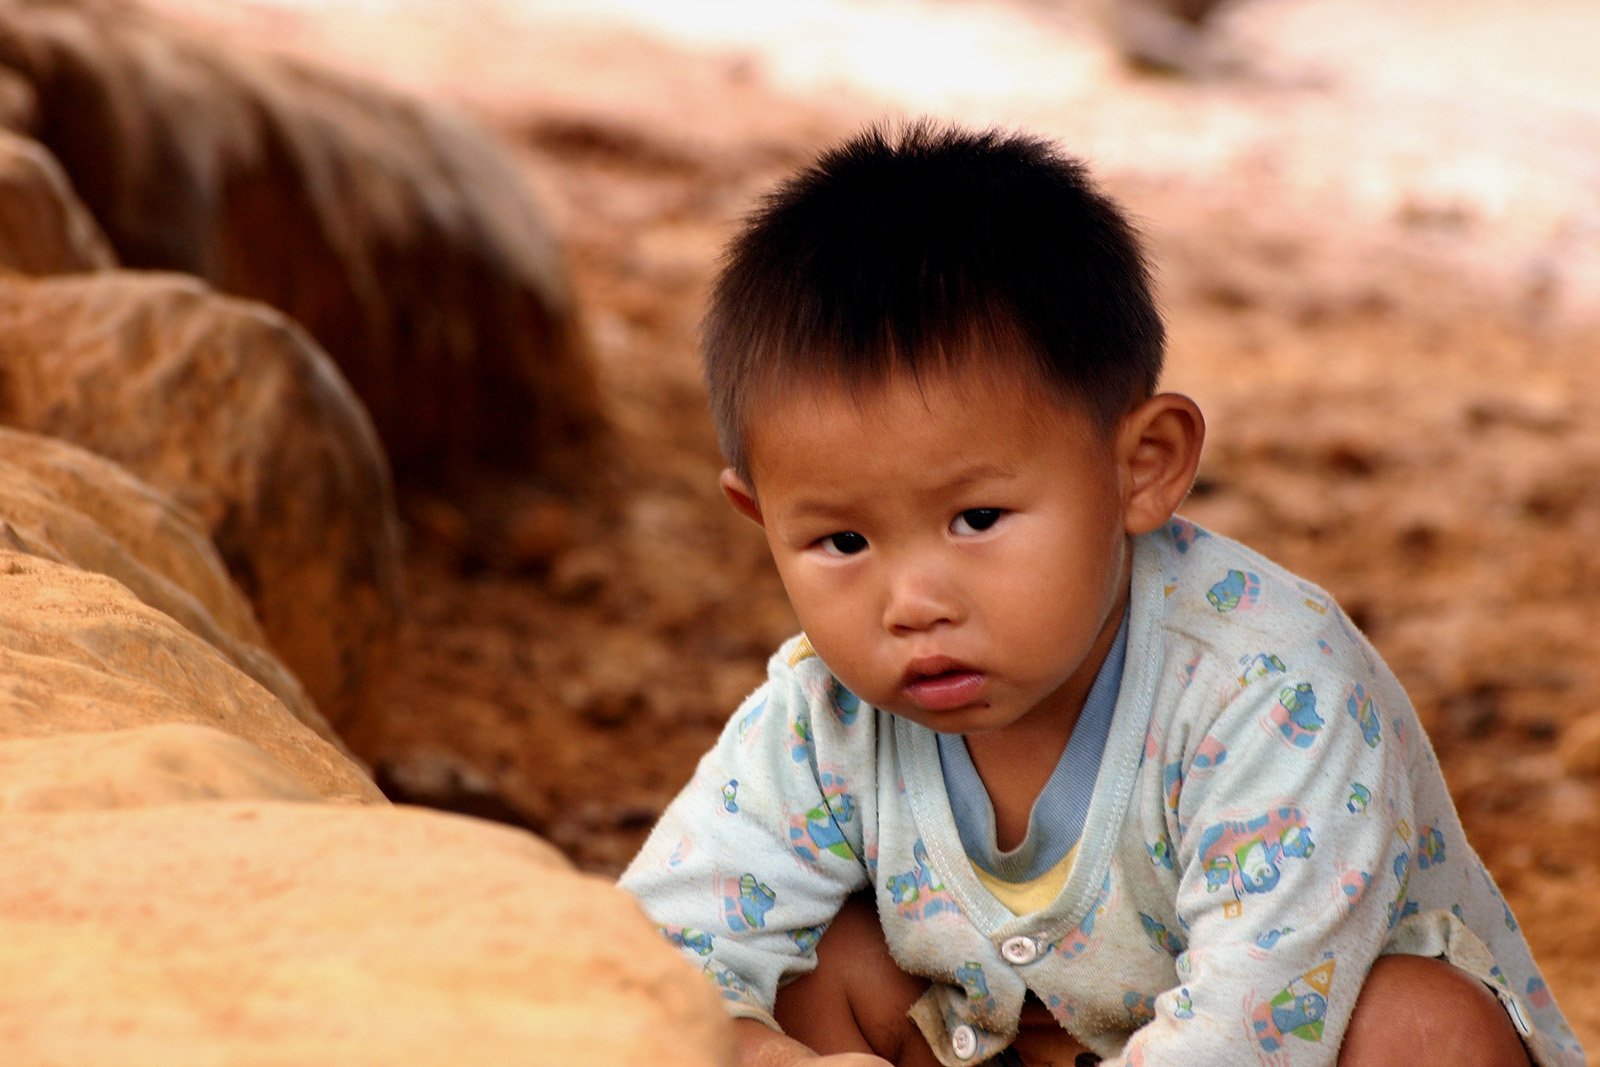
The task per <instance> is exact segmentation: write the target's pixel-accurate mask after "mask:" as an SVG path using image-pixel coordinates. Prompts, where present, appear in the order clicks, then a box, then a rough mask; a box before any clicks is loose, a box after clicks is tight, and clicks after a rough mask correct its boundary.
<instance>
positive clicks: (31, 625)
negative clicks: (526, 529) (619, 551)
mask: <svg viewBox="0 0 1600 1067" xmlns="http://www.w3.org/2000/svg"><path fill="white" fill-rule="evenodd" d="M0 604H3V605H4V625H0V738H37V737H49V736H52V735H56V734H71V733H93V732H101V731H111V730H123V729H129V728H134V727H142V726H153V725H160V724H169V723H194V724H198V725H201V726H209V727H213V728H215V729H217V730H221V731H223V732H224V733H228V734H232V735H233V736H235V737H239V738H243V739H244V740H246V741H248V742H250V743H252V744H253V745H255V746H256V747H258V748H259V749H260V750H261V751H263V752H264V753H266V754H267V756H269V757H270V758H271V759H272V760H273V761H275V762H276V763H277V764H279V765H280V766H281V767H283V768H284V769H285V770H286V771H287V772H289V773H290V774H292V775H293V776H294V777H295V778H297V779H299V780H300V781H301V782H303V783H305V784H306V786H307V787H308V788H309V789H310V790H311V791H312V792H313V793H314V794H315V795H316V796H318V797H321V798H323V799H326V800H332V801H339V802H344V803H368V804H373V803H376V804H381V803H383V795H382V794H381V793H380V792H379V791H378V787H377V786H376V785H374V784H373V782H372V780H371V779H370V778H368V777H367V775H366V774H365V773H364V772H363V771H362V769H361V768H360V767H358V766H356V765H355V763H353V762H352V761H351V760H350V759H349V758H347V757H346V756H345V755H344V754H343V753H342V752H340V751H339V750H338V749H336V748H334V747H333V746H332V745H330V744H329V743H328V742H326V741H324V740H323V739H322V738H320V737H318V736H317V735H316V733H315V732H313V731H312V730H311V729H309V728H308V727H306V726H304V725H303V724H301V723H300V722H299V721H297V720H296V719H295V718H294V716H293V715H291V714H290V713H289V711H288V709H287V708H285V707H284V706H283V704H282V703H280V702H279V701H278V700H277V698H275V697H274V696H273V695H272V694H271V693H269V692H267V690H265V689H263V688H262V687H261V686H260V685H258V684H256V683H255V682H254V681H252V680H251V679H250V678H249V677H248V676H247V675H245V674H244V673H243V672H241V671H240V670H238V669H237V668H236V667H234V666H233V665H232V664H230V663H228V662H227V660H225V659H224V658H223V657H222V655H221V653H219V652H218V651H217V650H216V649H215V648H213V647H212V646H211V645H210V644H208V643H207V642H205V641H203V640H201V639H200V638H198V637H196V636H195V635H194V634H193V633H191V632H190V631H189V630H187V629H185V628H184V627H182V626H180V625H179V624H178V623H177V622H175V621H173V620H172V619H171V618H170V617H168V616H166V615H163V614H162V613H161V612H159V611H156V610H155V609H154V608H151V607H149V606H148V605H146V604H144V603H142V602H141V601H140V600H138V599H137V598H136V597H135V596H134V595H133V593H132V592H130V591H129V590H128V588H127V587H126V586H124V585H122V584H121V583H120V582H117V581H114V580H112V579H110V578H107V577H104V576H103V575H99V574H90V573H88V572H85V571H80V570H77V569H76V568H73V567H69V566H65V565H63V564H59V563H52V562H50V561H48V560H45V559H41V558H39V557H38V556H34V555H29V554H25V553H22V552H15V551H9V550H5V549H3V548H0ZM3 1045H4V1042H3V1041H0V1047H3Z"/></svg>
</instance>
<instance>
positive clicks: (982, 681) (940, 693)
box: [900, 656, 989, 711]
mask: <svg viewBox="0 0 1600 1067" xmlns="http://www.w3.org/2000/svg"><path fill="white" fill-rule="evenodd" d="M988 685H989V679H988V677H987V676H986V675H985V674H984V673H983V672H982V671H980V670H977V669H976V668H973V667H969V666H967V665H966V664H965V663H962V662H960V661H959V660H954V659H951V658H950V657H948V656H923V657H919V658H917V659H914V660H912V661H911V663H910V664H908V665H907V667H906V672H905V674H904V675H903V676H902V678H901V682H900V691H901V692H902V693H904V694H905V695H906V697H907V699H908V700H910V701H911V703H913V704H915V705H916V706H917V707H919V708H921V709H923V710H924V711H952V710H954V709H956V708H963V707H966V706H967V705H969V704H975V703H977V702H978V701H980V700H981V699H982V698H983V693H984V690H985V689H987V688H988Z"/></svg>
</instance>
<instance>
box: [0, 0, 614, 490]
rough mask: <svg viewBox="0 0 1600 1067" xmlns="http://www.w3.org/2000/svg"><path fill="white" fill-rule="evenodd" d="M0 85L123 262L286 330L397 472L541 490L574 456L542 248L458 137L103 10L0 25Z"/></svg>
mask: <svg viewBox="0 0 1600 1067" xmlns="http://www.w3.org/2000/svg"><path fill="white" fill-rule="evenodd" d="M6 68H8V69H9V70H11V71H12V72H14V73H16V74H17V75H20V76H21V78H22V79H23V80H24V81H25V82H26V83H27V85H28V87H29V88H30V89H31V90H32V93H33V97H34V99H33V106H32V108H31V110H30V109H22V110H21V113H20V117H19V118H18V119H17V120H16V121H18V122H20V123H22V124H23V127H22V130H23V132H26V133H29V134H31V135H33V136H36V137H38V138H39V139H40V140H42V141H43V142H44V143H45V144H46V145H47V146H48V147H49V148H50V149H51V150H52V151H53V152H54V153H55V154H56V156H57V157H58V158H59V159H60V160H61V162H62V165H63V166H64V167H65V169H66V171H67V173H68V174H69V175H70V176H71V178H72V181H73V183H74V184H75V185H76V187H77V189H78V191H79V194H80V195H81V196H82V197H83V199H84V202H85V203H87V204H88V205H89V208H90V209H91V210H92V211H93V212H94V214H95V216H96V217H97V218H98V219H99V221H100V224H101V225H102V226H103V227H104V228H105V230H106V232H107V234H108V235H109V237H110V239H111V242H112V244H113V246H114V247H115V248H116V250H117V253H118V255H119V257H120V258H121V259H122V261H123V262H124V263H125V264H127V265H129V266H134V267H150V268H157V269H164V270H180V271H184V272H187V273H190V274H195V275H198V276H199V277H201V278H204V279H206V280H208V281H209V282H211V283H212V284H213V285H215V286H216V287H217V288H219V289H221V290H223V291H225V292H229V293H233V294H236V295H241V296H248V297H252V298H255V299H260V300H263V301H265V302H267V303H269V304H272V305H273V306H275V307H277V308H279V309H280V310H282V311H285V312H287V313H288V314H289V315H290V316H292V317H293V318H294V319H296V320H297V321H299V322H300V323H302V324H303V325H304V326H305V327H306V328H307V329H308V330H309V331H310V333H311V334H312V335H313V336H314V337H316V338H317V340H318V341H319V342H320V343H321V344H322V345H323V346H324V347H325V348H326V349H327V350H328V351H329V352H330V353H331V354H332V355H333V357H334V359H335V360H336V361H337V362H338V364H339V366H340V367H341V369H342V370H343V371H344V373H345V376H346V377H347V378H348V379H349V380H350V382H351V383H352V385H353V386H354V388H355V391H356V393H357V394H358V395H359V396H360V397H361V398H362V400H363V401H364V402H365V403H366V405H367V407H368V409H369V410H370V412H371V413H372V417H373V420H374V422H375V424H376V425H377V427H378V430H379V433H380V435H381V437H382V439H383V441H384V442H385V444H386V446H387V447H388V449H389V453H390V455H391V457H392V458H393V460H394V462H395V464H396V466H397V468H399V469H401V470H402V471H403V472H405V473H407V474H411V473H419V474H424V475H427V474H437V473H440V472H442V471H444V470H446V469H448V468H452V467H457V466H469V467H471V466H484V465H489V466H496V467H502V468H512V469H517V470H529V471H533V472H536V473H537V472H543V473H545V474H558V473H560V472H562V471H564V470H568V469H570V468H572V467H573V466H574V457H580V458H581V457H583V456H586V455H588V454H589V453H590V452H592V449H593V447H594V442H595V441H596V440H597V439H598V435H599V433H600V429H601V426H602V421H603V420H602V419H601V417H600V415H599V404H598V394H597V392H596V389H595V386H594V382H593V380H592V375H591V372H590V370H589V365H588V357H587V348H586V345H585V343H584V341H583V336H582V332H581V330H580V329H579V327H578V323H577V316H576V313H575V310H574V304H573V297H572V293H571V289H570V285H569V283H568V279H567V275H566V271H565V267H564V265H563V263H562V261H561V256H560V253H559V251H558V248H557V245H556V242H555V240H554V237H553V236H552V234H551V232H550V229H549V226H548V225H547V224H546V222H545V220H544V218H543V217H542V216H541V214H540V213H539V211H538V210H537V209H536V207H535V206H534V204H533V202H532V200H531V195H530V191H529V189H528V187H527V185H526V182H525V181H524V180H523V178H522V176H521V175H520V174H519V173H518V172H517V169H516V166H515V164H514V163H513V162H512V160H511V159H510V157H509V155H508V154H507V153H506V152H505V151H504V150H503V149H501V148H500V147H499V146H498V145H497V144H496V143H495V142H494V141H492V140H491V139H490V138H489V137H488V136H487V135H486V134H485V133H483V132H482V131H480V130H478V129H477V128H475V127H474V126H472V125H471V124H469V123H468V122H466V121H465V120H464V119H462V118H459V117H455V116H452V115H449V114H447V113H445V112H443V111H442V110H440V109H438V108H436V107H433V106H430V105H427V104H424V103H422V102H420V101H415V100H410V99H406V98H403V97H401V96H398V95H396V94H395V93H393V92H389V91H385V90H382V89H379V88H377V87H375V86H370V85H366V84H362V83H359V82H356V81H354V80H351V79H348V78H344V77H340V76H337V75H334V74H332V73H329V72H324V71H318V70H313V69H309V68H307V67H305V66H301V65H297V64H293V63H289V62H286V61H281V60H276V59H271V58H268V57H265V56H261V55H256V54H252V53H246V52H244V51H242V50H241V49H238V48H232V47H228V46H227V45H226V44H225V43H224V42H220V41H218V40H216V39H215V38H201V37H199V36H198V35H196V34H194V33H193V32H192V31H188V30H186V29H185V28H183V27H179V26H177V25H175V24H173V23H172V22H170V21H168V20H166V19H163V18H161V17H159V16H157V15H156V14H155V13H153V12H149V11H146V10H143V9H141V8H139V7H137V6H135V5H133V4H130V3H127V2H124V0H13V2H10V3H7V4H5V5H0V69H6ZM0 117H3V109H0Z"/></svg>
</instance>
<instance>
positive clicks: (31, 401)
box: [0, 271, 400, 723]
mask: <svg viewBox="0 0 1600 1067" xmlns="http://www.w3.org/2000/svg"><path fill="white" fill-rule="evenodd" d="M0 423H5V424H9V425H12V426H16V427H20V428H22V429H26V430H31V431H34V432H36V433H41V434H46V435H48V436H52V437H60V438H62V439H65V440H67V441H71V442H73V443H75V444H77V445H79V446H81V447H83V448H87V449H89V450H90V451H93V452H96V453H98V454H100V455H102V456H106V457H109V458H111V459H113V460H115V461H117V462H119V463H121V464H122V465H124V466H125V467H127V468H128V469H129V470H131V471H132V472H133V473H134V474H136V475H138V476H139V477H140V478H142V479H144V480H145V481H147V482H149V483H150V484H151V485H152V486H154V487H155V488H156V489H157V490H159V491H161V492H163V493H165V494H167V495H169V496H171V497H172V498H173V499H174V500H176V501H177V502H178V503H179V504H181V505H182V506H184V507H185V508H187V509H189V510H191V511H193V512H194V513H195V514H197V515H198V516H199V518H200V522H201V525H202V527H203V528H204V530H205V531H206V532H207V533H209V534H210V535H211V537H212V539H213V540H214V541H215V543H216V546H217V549H218V550H219V551H220V552H221V554H222V558H223V560H224V561H225V563H226V564H227V567H228V571H229V572H230V574H231V575H232V576H233V579H234V581H236V582H237V583H238V585H239V586H240V588H241V589H243V590H244V592H245V594H246V596H248V597H249V599H250V601H251V603H252V604H253V606H254V608H255V612H256V616H257V618H258V619H259V620H260V623H261V626H262V629H263V630H264V631H265V632H266V634H267V638H268V640H269V642H270V644H271V647H272V648H273V649H274V650H275V651H276V652H277V653H278V654H279V655H280V656H281V657H282V658H283V660H284V662H285V663H286V664H287V665H288V666H289V667H290V669H291V670H293V671H294V673H295V674H296V675H297V676H298V677H299V679H300V680H301V682H303V683H304V685H305V687H306V690H307V691H308V692H309V693H310V695H311V697H312V699H313V700H314V701H315V703H316V705H317V706H318V707H319V708H320V709H321V710H322V712H323V713H324V714H326V715H327V716H328V717H329V719H331V720H333V721H334V722H335V723H338V722H339V721H341V719H343V718H345V717H346V716H348V715H349V714H350V713H351V712H352V711H353V710H354V709H355V708H356V707H357V706H358V705H359V703H360V701H361V700H362V698H363V695H364V693H365V691H366V687H367V685H368V684H369V682H370V680H371V676H372V674H373V673H374V672H375V670H376V668H377V665H378V664H381V663H382V661H383V656H384V655H385V654H386V652H387V650H388V648H389V646H390V643H391V642H392V640H393V634H394V628H395V625H396V620H397V618H398V614H399V610H400V607H399V600H400V544H399V532H398V520H397V519H396V517H395V509H394V502H393V492H392V488H391V485H390V481H389V475H388V470H387V467H386V465H385V463H384V458H383V453H382V450H381V448H380V447H379V445H378V442H377V439H376V437H375V436H374V435H373V433H372V429H371V426H370V424H369V423H368V422H367V419H366V417H365V415H364V413H363V412H362V410H361V406H360V404H359V403H358V402H357V401H356V399H355V397H354V396H353V395H352V394H351V393H350V390H349V387H348V386H347V385H346V383H345V382H344V380H343V379H342V378H341V377H340V376H339V374H338V372H337V370H336V369H335V368H334V366H333V365H332V363H331V362H329V361H328V359H327V357H326V356H325V355H324V354H323V353H322V352H321V351H320V350H319V349H318V348H317V347H316V345H315V344H314V343H313V342H312V341H311V340H310V339H309V338H308V337H306V335H305V334H304V332H303V331H301V330H300V329H298V328H297V327H296V326H295V325H294V324H293V323H291V322H289V321H288V320H286V319H285V318H284V317H283V316H281V315H279V314H278V313H276V312H274V311H272V310H270V309H269V308H266V307H263V306H261V305H259V304H253V303H249V302H246V301H241V300H235V299H231V298H228V297H223V296H219V295H217V294H215V293H212V292H210V291H208V290H207V289H206V288H205V286H204V285H202V284H201V283H200V282H197V281H195V280H193V279H189V278H183V277H180V276H176V275H161V274H136V273H132V272H121V271H112V272H105V273H100V274H93V275H75V276H67V277H58V278H43V279H26V278H21V277H17V276H10V277H0Z"/></svg>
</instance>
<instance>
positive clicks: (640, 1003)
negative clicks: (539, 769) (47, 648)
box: [0, 803, 733, 1067]
mask: <svg viewBox="0 0 1600 1067" xmlns="http://www.w3.org/2000/svg"><path fill="white" fill-rule="evenodd" d="M0 1047H3V1048H5V1050H6V1054H7V1055H6V1059H7V1062H8V1063H13V1064H26V1065H34V1064H46V1063H50V1064H56V1063H61V1064H67V1063H70V1064H73V1065H75V1067H89V1065H99V1064H118V1065H122V1064H158V1063H160V1064H165V1063H174V1062H182V1063H190V1064H208V1065H218V1067H222V1065H230V1067H231V1065H244V1064H252V1065H255V1064H313V1063H316V1064H320V1063H330V1064H332V1063H337V1064H372V1065H379V1064H382V1065H390V1064H407V1065H418V1067H423V1065H434V1064H437V1065H440V1067H460V1065H462V1064H528V1065H549V1067H582V1065H590V1064H593V1065H597V1067H598V1065H604V1067H717V1065H730V1064H732V1063H733V1047H732V1034H731V1027H730V1025H729V1023H728V1020H727V1018H726V1016H725V1014H724V1012H723V1010H722V1008H721V1005H720V1004H719V1003H718V1000H717V997H716V994H715V991H714V989H713V987H712V986H711V985H710V983H708V982H707V981H706V980H705V979H704V978H703V977H701V976H700V975H699V974H697V973H695V972H694V970H693V969H692V968H690V967H687V966H685V965H684V963H683V961H682V959H681V958H679V956H678V954H677V953H676V952H675V951H674V950H673V949H672V948H671V947H670V946H669V945H667V943H666V942H665V941H664V940H663V939H662V938H661V937H660V936H659V935H658V934H657V933H656V931H655V930H654V929H653V928H652V927H651V925H650V924H649V922H648V921H647V920H646V919H645V918H644V916H643V914H642V913H641V912H640V911H639V910H638V907H637V906H636V905H635V904H634V903H633V902H632V900H631V899H629V898H627V897H626V896H625V895H624V894H623V893H622V892H621V891H620V890H618V889H616V888H615V887H614V886H612V885H611V884H609V883H607V882H604V881H602V880H600V879H598V878H595V877H592V876H588V875H582V874H578V873H575V872H574V871H573V870H572V869H571V868H570V866H569V865H568V864H567V863H566V861H565V860H563V859H561V858H560V856H559V854H558V853H556V852H555V850H554V849H552V848H550V846H548V845H546V844H544V843H543V842H541V841H539V840H538V839H537V838H534V837H532V836H530V835H528V834H525V833H521V832H519V831H514V830H509V829H503V828H497V827H493V826H491V825H489V824H487V823H482V822H478V821H476V820H471V819H465V818H461V817H458V816H449V815H441V814H437V813H433V812H425V811H422V810H419V809H407V808H392V809H374V808H362V809H351V808H336V809H335V808H328V807H325V806H321V805H309V804H274V803H196V804H182V805H173V806H170V807H162V808H143V809H137V810H125V811H116V812H74V813H66V814H44V815H6V816H3V817H0Z"/></svg>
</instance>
